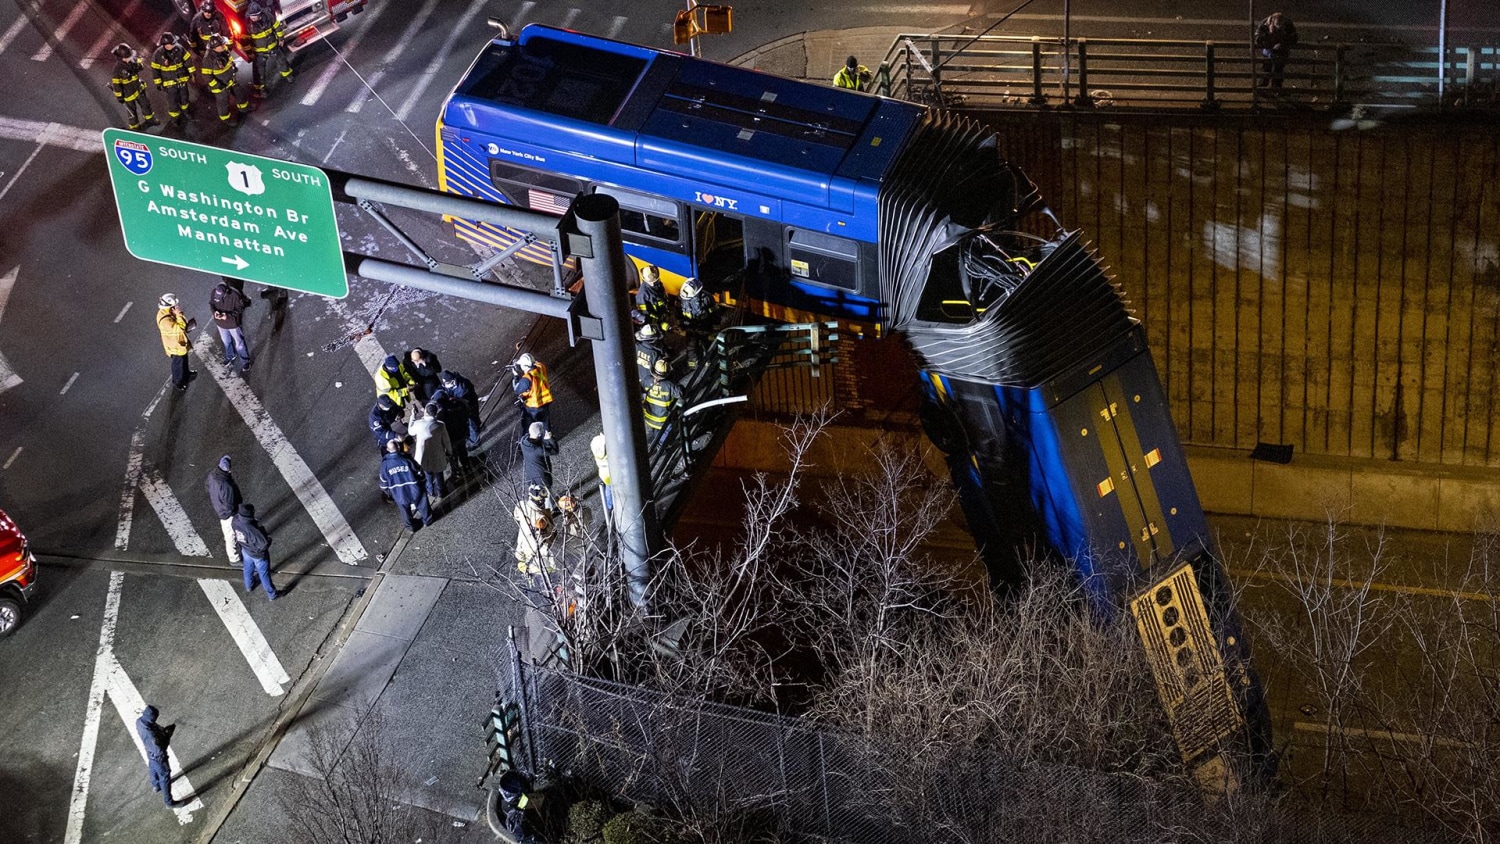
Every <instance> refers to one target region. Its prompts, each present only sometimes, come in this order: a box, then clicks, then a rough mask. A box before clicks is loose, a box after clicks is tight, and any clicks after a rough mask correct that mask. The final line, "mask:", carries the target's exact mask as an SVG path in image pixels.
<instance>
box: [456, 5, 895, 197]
mask: <svg viewBox="0 0 1500 844" xmlns="http://www.w3.org/2000/svg"><path fill="white" fill-rule="evenodd" d="M923 112H924V109H922V107H920V106H916V105H913V104H910V103H904V102H900V101H897V100H888V99H884V98H880V97H872V96H869V95H866V94H860V93H856V92H853V91H846V90H841V89H838V88H834V87H832V86H828V85H815V84H811V83H806V82H799V81H797V80H792V79H786V78H783V77H778V76H773V75H770V74H766V73H761V72H759V71H754V70H750V69H747V68H742V67H734V66H729V65H722V64H716V63H714V62H709V61H705V60H702V59H697V58H693V57H690V56H684V55H681V54H679V53H672V52H666V51H660V50H655V49H651V48H646V47H640V46H636V45H632V44H625V43H621V42H617V41H611V40H609V39H605V38H600V37H597V36H591V35H585V34H582V33H577V32H571V31H568V30H560V29H554V28H551V27H545V26H541V25H536V24H533V25H531V26H528V27H526V28H525V29H523V30H522V31H521V33H520V35H519V37H518V38H517V39H516V40H515V42H507V41H502V40H498V39H497V40H495V41H493V42H491V43H490V44H489V45H488V46H487V47H486V48H485V49H484V51H483V52H482V53H481V54H480V56H479V57H478V58H477V59H476V60H475V62H474V64H473V66H472V67H471V68H470V69H469V72H468V74H466V75H465V77H464V79H463V81H461V82H460V83H459V86H458V87H457V89H456V90H455V91H454V93H453V95H452V96H451V97H450V98H449V101H448V103H447V105H446V106H445V108H444V113H443V124H444V125H445V126H448V127H452V128H455V129H465V128H467V129H472V130H473V131H475V132H478V133H480V134H484V135H490V136H498V137H502V138H506V139H510V140H513V141H515V142H516V143H517V144H526V145H529V146H530V147H532V148H541V149H545V150H548V151H550V152H551V154H552V157H551V158H550V159H549V160H548V161H549V164H548V168H549V169H555V170H557V171H559V172H567V171H568V170H569V168H568V167H567V166H566V162H567V161H569V160H572V161H574V162H575V163H579V164H580V167H581V169H580V171H579V172H575V173H574V175H579V176H583V177H586V178H595V179H600V180H607V179H608V176H607V174H604V175H601V174H598V173H586V172H581V170H582V169H594V170H597V169H598V166H599V165H601V164H614V165H617V166H620V165H623V166H626V167H630V168H632V169H633V170H634V171H635V175H636V176H637V177H641V176H643V175H644V176H645V177H648V178H649V176H650V175H651V174H658V175H661V176H673V175H692V176H694V177H696V178H697V179H698V181H699V182H704V181H706V182H709V183H711V184H714V185H718V186H720V187H729V188H735V189H740V190H745V191H750V192H753V193H755V194H757V195H761V196H772V197H775V198H777V199H780V200H783V201H787V202H792V203H797V204H801V205H804V206H807V207H810V208H816V209H826V210H829V211H836V212H840V211H841V212H843V213H846V214H848V213H854V212H855V207H854V206H855V194H856V193H859V194H863V195H864V196H865V198H866V199H867V200H868V201H870V202H873V199H874V195H875V193H876V191H877V190H878V185H876V184H872V183H878V182H879V181H880V179H881V178H882V176H883V174H884V172H885V170H886V169H887V168H888V167H889V166H890V163H891V161H892V160H893V159H894V158H895V156H896V154H897V153H898V152H899V151H900V149H901V147H902V142H903V141H904V140H905V138H906V136H907V135H909V134H910V132H911V129H912V127H913V126H915V125H916V124H917V122H918V121H919V120H920V118H921V116H922V114H923ZM532 154H535V153H534V152H533V153H532ZM584 160H587V162H585V161H584ZM590 165H592V166H590ZM861 182H865V183H866V184H865V185H864V186H863V189H861V188H860V185H859V183H861ZM625 186H633V187H638V188H640V189H644V190H651V191H653V192H659V193H663V194H667V195H680V194H681V193H682V192H683V191H682V190H681V189H680V187H679V189H677V190H673V189H670V187H669V185H668V184H667V183H666V182H662V183H653V184H628V183H627V184H626V185H625ZM684 198H686V199H692V196H687V197H684ZM861 210H863V209H861ZM873 210H874V209H873V205H872V206H871V207H870V211H871V212H873ZM869 216H870V221H871V223H872V224H873V219H874V214H873V213H871V214H870V215H869Z"/></svg>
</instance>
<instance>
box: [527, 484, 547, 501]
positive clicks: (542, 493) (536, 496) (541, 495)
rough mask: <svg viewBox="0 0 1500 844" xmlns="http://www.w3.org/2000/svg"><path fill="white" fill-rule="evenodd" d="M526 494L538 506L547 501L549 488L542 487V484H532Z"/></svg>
mask: <svg viewBox="0 0 1500 844" xmlns="http://www.w3.org/2000/svg"><path fill="white" fill-rule="evenodd" d="M526 494H527V495H528V496H530V497H531V500H532V501H535V502H536V503H538V504H540V503H542V502H543V501H546V500H547V488H546V487H544V486H542V485H541V484H532V485H531V486H529V487H527V488H526Z"/></svg>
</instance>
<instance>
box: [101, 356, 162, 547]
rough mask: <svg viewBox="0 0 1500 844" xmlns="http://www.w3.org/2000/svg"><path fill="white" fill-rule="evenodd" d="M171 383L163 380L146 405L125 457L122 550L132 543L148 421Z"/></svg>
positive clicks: (118, 543) (118, 537)
mask: <svg viewBox="0 0 1500 844" xmlns="http://www.w3.org/2000/svg"><path fill="white" fill-rule="evenodd" d="M171 385H172V382H171V381H170V380H168V381H164V382H162V385H161V389H159V390H157V391H156V396H155V397H154V398H152V399H151V403H150V404H148V405H146V410H145V411H144V412H142V413H141V421H140V422H138V423H136V426H135V431H134V432H133V433H132V434H131V435H130V452H129V456H128V457H126V459H125V488H124V489H123V490H121V491H120V521H119V523H118V524H117V525H115V547H116V548H118V549H120V550H121V551H124V550H125V549H126V548H127V547H128V546H129V544H130V525H131V523H132V522H133V521H134V519H135V491H136V488H137V487H139V486H140V484H141V469H142V466H143V465H144V464H145V460H146V423H147V422H148V421H149V420H150V419H151V414H152V412H153V411H155V410H156V406H157V405H158V404H160V403H161V397H162V396H164V395H166V394H167V387H169V386H171Z"/></svg>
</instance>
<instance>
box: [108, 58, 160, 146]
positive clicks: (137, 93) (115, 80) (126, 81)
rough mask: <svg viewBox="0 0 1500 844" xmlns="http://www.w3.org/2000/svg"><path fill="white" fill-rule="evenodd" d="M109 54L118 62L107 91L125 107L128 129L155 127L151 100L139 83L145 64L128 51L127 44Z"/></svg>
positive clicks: (144, 87) (142, 85) (141, 83)
mask: <svg viewBox="0 0 1500 844" xmlns="http://www.w3.org/2000/svg"><path fill="white" fill-rule="evenodd" d="M111 52H112V53H113V55H114V57H115V58H117V59H119V61H117V62H115V72H114V75H113V76H111V77H110V78H109V90H111V91H113V92H114V95H115V99H117V100H119V101H120V104H121V105H123V106H125V116H126V118H128V119H129V120H130V128H132V129H140V128H141V127H142V126H143V125H144V126H145V127H146V128H150V127H152V126H155V125H156V114H155V113H154V112H152V111H151V100H150V99H148V98H147V97H146V83H144V82H142V81H141V70H142V68H144V67H145V63H144V62H142V61H141V59H140V57H139V56H137V55H136V54H135V51H134V50H132V49H130V45H129V44H121V45H120V46H118V47H116V48H114V50H112V51H111Z"/></svg>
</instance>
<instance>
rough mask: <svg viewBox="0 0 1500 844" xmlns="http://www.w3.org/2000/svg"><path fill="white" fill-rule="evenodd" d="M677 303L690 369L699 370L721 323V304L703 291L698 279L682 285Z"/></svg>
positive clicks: (689, 280)
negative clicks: (685, 339) (715, 331)
mask: <svg viewBox="0 0 1500 844" xmlns="http://www.w3.org/2000/svg"><path fill="white" fill-rule="evenodd" d="M677 301H678V307H679V316H680V318H679V319H678V321H677V324H678V325H680V326H682V331H683V333H684V334H686V335H687V338H688V344H687V365H688V369H697V368H698V364H699V362H700V361H702V360H703V357H704V355H705V353H706V351H707V348H708V342H709V338H710V337H711V336H712V335H713V333H714V328H715V327H716V326H717V323H718V321H719V303H718V302H717V301H715V300H714V297H713V296H711V295H709V294H708V292H707V291H705V290H704V289H703V284H702V282H700V281H698V279H696V278H690V279H688V280H687V281H684V282H683V283H682V290H681V291H679V294H678V297H677Z"/></svg>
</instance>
